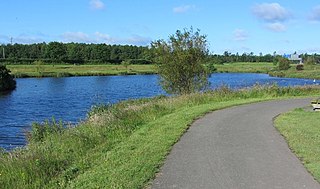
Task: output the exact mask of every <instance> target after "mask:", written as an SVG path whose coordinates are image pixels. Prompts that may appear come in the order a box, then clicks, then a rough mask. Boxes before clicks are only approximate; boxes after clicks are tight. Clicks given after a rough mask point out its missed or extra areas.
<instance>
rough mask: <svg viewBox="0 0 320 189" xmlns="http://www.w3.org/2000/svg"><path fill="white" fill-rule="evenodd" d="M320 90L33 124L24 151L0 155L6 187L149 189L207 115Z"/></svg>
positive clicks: (129, 108)
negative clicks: (177, 147)
mask: <svg viewBox="0 0 320 189" xmlns="http://www.w3.org/2000/svg"><path fill="white" fill-rule="evenodd" d="M319 94H320V87H319V86H318V87H300V88H279V87H277V86H270V87H261V86H256V87H254V88H253V89H250V90H242V91H231V90H230V89H228V88H222V89H219V90H216V91H211V92H206V93H202V94H191V95H186V96H177V97H156V98H153V99H141V100H134V101H125V102H121V103H119V104H115V105H112V106H105V105H101V106H97V107H94V108H93V109H92V110H91V111H90V112H89V114H88V119H87V121H86V122H83V123H80V124H79V125H78V126H76V127H69V128H66V127H64V126H63V125H62V124H61V123H55V122H53V123H45V124H43V125H39V124H34V125H33V129H32V131H31V133H30V134H29V141H30V143H29V144H28V145H27V147H26V148H24V149H17V150H15V151H12V152H2V153H0V186H1V187H3V188H86V189H87V188H143V187H145V186H146V185H147V184H148V182H149V181H150V179H152V178H154V176H155V174H156V172H157V171H158V170H159V168H160V166H161V165H162V163H163V161H164V160H165V157H166V155H167V154H168V153H169V151H170V149H171V147H172V145H173V144H175V143H176V142H177V141H178V140H179V138H180V136H181V135H182V134H183V133H184V132H185V131H186V130H187V128H188V127H189V125H190V124H191V123H192V122H193V121H194V120H195V119H197V118H199V117H201V116H202V115H204V114H205V113H207V112H209V111H213V110H217V109H221V108H226V107H229V106H234V105H240V104H245V103H252V102H258V101H263V100H269V99H276V98H288V97H298V96H304V97H305V96H308V95H319Z"/></svg>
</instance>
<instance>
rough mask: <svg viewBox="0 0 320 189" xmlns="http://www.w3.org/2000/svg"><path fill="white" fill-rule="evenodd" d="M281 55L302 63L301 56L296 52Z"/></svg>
mask: <svg viewBox="0 0 320 189" xmlns="http://www.w3.org/2000/svg"><path fill="white" fill-rule="evenodd" d="M283 57H284V58H287V59H288V60H290V61H292V62H294V63H299V64H303V62H302V58H300V57H299V55H298V54H284V55H283Z"/></svg>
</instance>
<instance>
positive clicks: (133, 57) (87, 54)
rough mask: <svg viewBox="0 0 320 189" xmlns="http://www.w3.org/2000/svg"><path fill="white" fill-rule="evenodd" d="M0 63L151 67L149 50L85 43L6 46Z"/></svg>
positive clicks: (317, 59) (234, 57) (250, 56)
mask: <svg viewBox="0 0 320 189" xmlns="http://www.w3.org/2000/svg"><path fill="white" fill-rule="evenodd" d="M0 50H1V51H0V52H1V53H0V63H5V64H33V63H34V61H36V60H41V61H43V62H44V63H46V64H120V63H121V62H122V61H129V63H130V64H152V63H153V62H152V60H153V55H152V49H150V48H149V47H143V46H132V45H108V44H85V43H60V42H50V43H37V44H7V45H2V46H1V49H0ZM279 56H281V55H278V54H277V53H276V52H274V53H273V54H265V55H264V54H262V53H260V54H259V55H255V54H254V53H252V52H251V53H242V54H239V53H235V54H232V53H230V52H228V51H226V52H224V53H223V54H222V55H218V54H210V55H209V56H208V57H207V59H206V60H207V62H210V63H214V64H223V63H228V62H275V61H277V59H276V58H277V57H279ZM300 57H301V58H302V59H303V60H304V61H312V62H314V63H320V55H319V54H312V55H310V54H301V55H300Z"/></svg>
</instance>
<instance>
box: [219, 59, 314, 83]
mask: <svg viewBox="0 0 320 189" xmlns="http://www.w3.org/2000/svg"><path fill="white" fill-rule="evenodd" d="M215 67H216V68H217V72H230V73H266V74H269V75H271V76H276V77H288V78H310V79H320V65H314V66H304V70H300V71H298V70H296V64H291V67H290V69H288V70H281V71H278V70H277V67H276V66H275V65H274V64H273V63H268V62H258V63H253V62H234V63H226V64H223V65H215Z"/></svg>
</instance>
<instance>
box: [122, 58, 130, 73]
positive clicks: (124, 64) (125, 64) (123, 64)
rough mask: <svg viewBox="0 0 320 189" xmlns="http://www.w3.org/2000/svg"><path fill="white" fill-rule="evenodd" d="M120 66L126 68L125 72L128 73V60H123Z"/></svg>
mask: <svg viewBox="0 0 320 189" xmlns="http://www.w3.org/2000/svg"><path fill="white" fill-rule="evenodd" d="M121 65H122V66H124V67H125V68H126V72H127V73H128V67H129V66H130V62H129V61H128V60H123V61H122V62H121Z"/></svg>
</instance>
